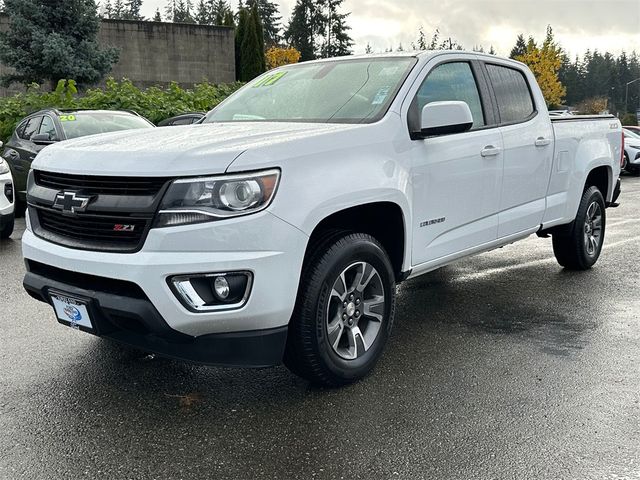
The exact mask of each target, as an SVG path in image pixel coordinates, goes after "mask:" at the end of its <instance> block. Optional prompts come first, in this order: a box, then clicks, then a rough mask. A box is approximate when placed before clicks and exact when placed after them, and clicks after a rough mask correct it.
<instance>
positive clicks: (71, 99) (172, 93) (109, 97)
mask: <svg viewBox="0 0 640 480" xmlns="http://www.w3.org/2000/svg"><path fill="white" fill-rule="evenodd" d="M241 86H242V84H241V83H239V82H236V83H232V84H222V85H215V84H212V83H199V84H197V85H195V86H194V87H193V88H192V89H184V88H181V87H180V86H179V85H178V84H177V83H172V84H170V85H169V86H168V87H150V88H147V89H144V90H142V89H139V88H138V87H136V86H135V85H133V83H131V82H130V81H129V80H127V79H123V80H122V81H119V82H118V81H116V80H114V79H113V78H109V79H108V80H107V84H106V87H105V88H92V89H89V90H87V91H86V92H85V93H84V95H80V96H78V95H77V93H78V92H77V90H76V86H75V82H74V81H73V80H68V81H67V80H60V81H59V82H58V86H57V88H56V89H55V90H54V91H53V92H43V91H41V89H40V87H39V86H38V85H37V84H32V85H30V86H29V87H28V89H27V91H26V92H25V93H19V94H17V95H14V96H11V97H4V98H0V140H2V141H5V142H6V140H7V139H8V138H9V137H10V136H11V134H12V133H13V130H14V128H15V127H16V125H17V124H18V122H19V121H20V120H22V119H23V118H24V117H25V116H26V115H28V114H30V113H33V112H35V111H37V110H41V109H43V108H89V109H106V110H134V111H135V112H137V113H139V114H140V115H142V116H143V117H146V118H148V119H149V120H150V121H152V122H153V123H158V122H159V121H161V120H164V119H165V118H168V117H172V116H174V115H178V114H180V113H183V112H188V111H207V110H210V109H211V108H213V107H215V106H216V105H217V104H218V103H220V102H221V101H222V100H224V99H225V98H226V97H228V96H229V95H231V94H232V93H233V92H235V91H236V90H237V89H238V88H239V87H241Z"/></svg>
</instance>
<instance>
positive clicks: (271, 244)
mask: <svg viewBox="0 0 640 480" xmlns="http://www.w3.org/2000/svg"><path fill="white" fill-rule="evenodd" d="M307 240H308V238H307V236H306V235H304V234H303V233H302V232H301V231H300V230H298V229H296V228H295V227H293V226H291V225H289V224H288V223H286V222H284V221H282V220H280V219H279V218H278V217H275V216H274V215H272V214H270V213H269V212H261V213H258V214H256V215H250V216H246V217H239V218H235V219H229V220H225V221H220V222H212V223H206V224H199V225H189V226H181V227H170V228H161V229H152V230H151V231H150V233H149V235H148V237H147V239H146V241H145V245H144V247H143V248H142V250H141V251H139V252H137V253H131V254H121V253H106V252H95V251H84V250H75V249H71V248H67V247H63V246H60V245H55V244H52V243H50V242H47V241H45V240H43V239H41V238H39V237H37V236H36V235H34V234H33V232H31V231H29V230H27V231H25V233H24V236H23V241H22V243H23V254H24V257H25V260H26V261H27V266H28V268H29V270H30V271H29V272H28V273H27V275H26V277H25V288H26V289H27V291H28V292H29V293H31V294H32V295H33V296H35V297H36V298H38V299H40V300H43V301H46V302H49V295H48V291H49V290H50V289H52V288H53V289H56V290H60V291H62V292H66V293H69V294H71V295H74V296H78V297H80V298H86V299H89V300H90V305H91V308H92V309H95V310H96V313H95V315H96V318H98V328H97V330H99V331H98V332H97V333H98V334H99V335H104V336H108V337H111V338H114V339H116V340H120V341H125V342H127V343H133V344H139V342H140V341H141V340H140V339H139V338H137V339H136V338H134V337H135V335H134V336H132V334H134V333H136V332H135V330H136V328H138V330H139V332H140V333H141V334H142V336H149V337H153V338H154V340H153V341H152V342H151V343H150V344H149V343H148V341H149V338H145V339H144V341H145V342H147V343H145V345H139V346H141V347H143V348H147V349H149V350H152V351H155V352H158V353H162V354H166V355H170V356H177V357H180V358H185V359H188V360H194V361H203V360H202V359H198V358H190V355H191V354H179V352H178V353H175V352H173V350H172V349H168V348H169V347H167V346H166V345H165V346H163V345H164V344H162V345H161V344H160V343H157V338H161V339H163V340H162V341H163V342H166V341H167V340H166V339H167V338H172V339H175V338H178V339H180V342H178V343H185V342H186V343H187V344H189V345H191V346H190V347H189V349H191V350H193V351H194V352H196V351H202V352H205V351H208V350H210V348H209V347H202V348H201V349H199V348H198V347H195V346H194V345H195V343H194V342H197V343H198V344H203V345H207V344H209V343H211V342H214V343H215V344H216V345H218V344H219V343H220V342H222V343H225V342H227V341H228V342H229V345H230V346H229V347H224V348H223V347H216V349H215V350H216V351H225V352H227V353H226V354H224V355H222V356H223V357H229V358H230V361H227V360H225V359H224V358H222V359H220V358H214V360H213V361H204V363H223V364H240V365H244V364H246V363H245V362H243V361H241V359H238V358H235V359H234V358H232V356H231V357H230V354H231V353H232V352H230V351H228V349H229V348H231V346H233V345H235V344H236V343H238V342H240V343H242V344H245V340H247V338H248V339H249V340H247V341H248V342H249V343H248V345H253V347H252V348H254V347H255V349H256V350H260V349H259V348H258V347H257V346H256V344H255V343H254V342H257V344H261V343H262V342H272V341H273V342H274V343H277V344H278V345H280V344H282V345H281V346H283V345H284V338H286V326H287V325H288V322H289V319H290V317H291V314H292V312H293V307H294V304H295V298H296V294H297V289H298V282H299V278H300V271H301V268H302V261H303V258H304V251H305V249H306V244H307ZM283 250H286V251H283ZM30 264H33V265H36V266H40V265H43V266H44V267H45V268H44V269H42V268H32V267H31V266H30ZM47 268H53V269H54V270H47ZM240 270H244V271H250V272H251V273H252V274H253V279H254V281H253V286H252V290H251V295H250V296H249V298H248V300H247V302H246V304H245V305H244V306H243V307H242V308H240V309H237V310H228V311H214V312H204V313H195V312H190V311H189V310H187V309H186V308H185V307H184V306H183V305H182V304H181V303H180V301H179V300H178V299H177V298H176V296H175V294H174V293H173V292H172V291H171V289H170V288H169V285H168V284H167V278H169V277H171V276H174V275H185V274H198V273H216V272H217V273H220V272H231V271H240ZM60 271H61V272H62V273H61V274H60ZM74 275H75V276H76V277H77V278H74ZM91 279H94V280H95V281H93V280H91ZM90 280H91V281H90ZM122 282H124V283H125V284H129V285H131V288H129V289H124V290H123V289H120V288H118V289H116V292H115V293H114V292H112V291H111V290H110V289H111V287H112V286H113V285H114V284H118V283H119V284H120V285H122ZM87 285H91V287H90V288H87ZM123 292H124V293H123ZM131 292H137V293H135V294H133V293H131ZM114 312H115V313H114ZM114 317H115V318H116V320H115V321H114ZM126 318H133V319H134V320H132V321H131V322H130V323H129V324H127V323H126V321H125V319H126ZM123 322H124V323H123ZM100 325H103V327H100ZM100 330H102V331H100ZM123 331H124V332H125V333H122V332H123ZM260 332H262V333H260ZM260 337H264V338H263V339H260ZM132 338H133V340H132ZM240 339H243V340H240ZM171 345H174V347H175V342H174V343H171ZM174 347H172V348H174ZM176 348H177V347H176ZM167 349H168V350H167ZM194 349H195V350H194ZM231 350H234V351H235V350H237V349H236V347H233V348H232V349H231ZM245 350H246V349H245V348H244V347H243V348H242V349H241V350H240V351H242V352H245ZM249 350H250V349H249ZM276 350H277V351H278V352H279V355H280V358H281V351H280V350H278V349H277V348H276ZM172 352H173V353H172ZM205 353H206V352H205ZM272 353H273V352H272ZM194 355H196V356H197V355H198V354H196V353H194ZM214 356H215V355H214ZM274 356H278V355H272V354H269V355H266V357H265V358H267V359H272V358H273V357H274ZM241 357H243V358H244V357H247V355H245V354H244V353H243V355H241ZM247 358H250V355H249V356H248V357H247ZM249 363H250V364H258V365H263V364H265V362H256V359H255V358H254V359H252V360H251V361H250V362H249ZM267 363H268V362H267Z"/></svg>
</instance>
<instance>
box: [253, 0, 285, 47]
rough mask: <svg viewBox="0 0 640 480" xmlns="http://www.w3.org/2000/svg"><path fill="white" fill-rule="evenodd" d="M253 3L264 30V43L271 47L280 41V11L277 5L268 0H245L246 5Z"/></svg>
mask: <svg viewBox="0 0 640 480" xmlns="http://www.w3.org/2000/svg"><path fill="white" fill-rule="evenodd" d="M254 5H257V7H258V13H259V14H260V20H262V27H263V31H264V43H265V45H266V46H268V47H273V46H274V45H278V44H279V43H280V39H281V36H280V30H281V29H282V26H281V24H280V23H281V20H282V17H281V16H280V12H279V10H278V5H276V4H275V3H274V2H272V1H270V0H247V7H249V8H251V7H253V6H254Z"/></svg>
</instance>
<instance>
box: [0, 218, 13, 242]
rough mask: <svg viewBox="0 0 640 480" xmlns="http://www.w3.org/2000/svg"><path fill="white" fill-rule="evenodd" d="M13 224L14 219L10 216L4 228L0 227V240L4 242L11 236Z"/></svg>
mask: <svg viewBox="0 0 640 480" xmlns="http://www.w3.org/2000/svg"><path fill="white" fill-rule="evenodd" d="M14 223H15V222H14V217H13V215H11V217H10V218H9V220H8V221H7V223H5V224H4V227H2V230H0V239H2V240H4V239H6V238H9V237H10V236H11V234H12V233H13V227H14Z"/></svg>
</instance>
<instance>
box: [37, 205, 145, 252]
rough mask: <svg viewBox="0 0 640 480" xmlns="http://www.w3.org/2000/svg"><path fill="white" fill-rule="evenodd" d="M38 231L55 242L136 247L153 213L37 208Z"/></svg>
mask: <svg viewBox="0 0 640 480" xmlns="http://www.w3.org/2000/svg"><path fill="white" fill-rule="evenodd" d="M34 211H35V212H36V213H37V225H36V226H35V227H34V230H35V232H36V234H37V235H39V236H41V237H43V238H45V239H46V240H49V241H51V242H54V243H58V244H62V245H65V246H69V247H73V248H79V249H84V250H103V251H121V252H122V251H125V252H126V251H129V252H131V251H135V250H137V249H138V248H139V246H140V244H141V242H142V240H143V237H144V236H145V234H146V232H147V230H148V227H149V224H150V222H151V217H149V218H138V217H125V216H116V215H94V214H78V215H63V214H62V213H61V212H58V211H57V210H50V209H45V208H37V209H34Z"/></svg>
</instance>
